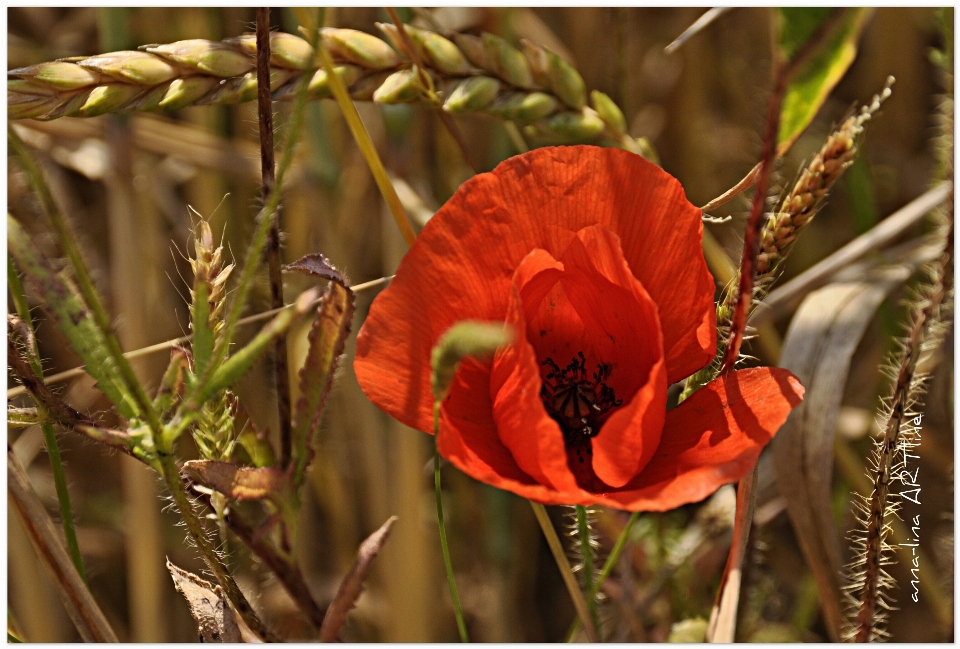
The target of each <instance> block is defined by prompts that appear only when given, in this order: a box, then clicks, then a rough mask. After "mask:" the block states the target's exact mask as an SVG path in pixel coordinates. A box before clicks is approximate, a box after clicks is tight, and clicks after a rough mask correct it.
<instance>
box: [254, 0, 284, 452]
mask: <svg viewBox="0 0 960 649" xmlns="http://www.w3.org/2000/svg"><path fill="white" fill-rule="evenodd" d="M257 115H258V117H259V120H258V121H259V124H260V173H261V178H262V181H261V187H262V189H261V194H262V200H263V201H264V203H266V201H267V197H268V196H269V195H270V192H271V190H273V185H274V182H275V181H276V175H275V168H276V165H275V162H274V157H273V101H272V100H271V97H270V8H269V7H257ZM264 218H269V219H270V220H271V222H270V232H269V234H268V235H267V264H268V265H269V268H270V306H271V307H273V308H274V309H277V308H280V307H282V306H283V278H282V277H281V274H280V265H281V264H280V208H279V207H277V209H276V211H275V212H274V213H273V214H269V215H264ZM273 349H274V357H275V359H274V367H275V369H276V374H277V411H278V414H279V417H280V466H287V465H288V464H289V463H290V448H291V443H290V431H291V426H290V376H289V371H288V370H287V337H286V336H279V337H278V338H277V342H276V343H275V344H274V348H273Z"/></svg>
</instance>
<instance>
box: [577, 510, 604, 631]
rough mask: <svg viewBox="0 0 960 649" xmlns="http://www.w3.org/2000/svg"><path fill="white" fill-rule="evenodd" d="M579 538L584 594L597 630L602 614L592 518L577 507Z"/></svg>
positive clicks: (585, 511)
mask: <svg viewBox="0 0 960 649" xmlns="http://www.w3.org/2000/svg"><path fill="white" fill-rule="evenodd" d="M576 512H577V536H578V537H579V539H580V555H581V557H582V559H583V592H584V593H585V594H586V598H587V608H588V609H589V611H590V619H591V620H592V621H593V626H594V628H596V629H597V630H599V629H600V614H599V612H598V611H597V588H596V585H595V583H594V574H593V546H592V545H591V543H590V518H589V514H588V513H587V508H586V507H584V506H583V505H577V506H576Z"/></svg>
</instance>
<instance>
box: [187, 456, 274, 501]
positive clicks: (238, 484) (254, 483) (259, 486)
mask: <svg viewBox="0 0 960 649" xmlns="http://www.w3.org/2000/svg"><path fill="white" fill-rule="evenodd" d="M183 468H184V469H186V470H187V471H188V472H189V473H190V475H191V477H193V478H194V479H196V480H197V481H198V482H199V483H200V484H203V485H205V486H207V487H210V488H211V489H213V490H214V491H219V492H220V493H222V494H223V495H224V496H226V497H227V498H231V499H233V500H264V499H278V498H282V495H283V494H284V492H285V491H286V487H287V484H288V482H287V479H286V476H285V474H284V472H283V471H282V470H281V469H279V468H278V467H264V468H259V469H251V468H249V467H241V466H237V465H235V464H230V463H229V462H219V461H217V460H190V461H189V462H184V464H183Z"/></svg>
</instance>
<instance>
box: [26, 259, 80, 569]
mask: <svg viewBox="0 0 960 649" xmlns="http://www.w3.org/2000/svg"><path fill="white" fill-rule="evenodd" d="M7 282H8V283H9V285H10V297H11V298H12V299H13V304H14V306H15V308H16V310H17V315H18V316H20V319H21V320H23V321H24V323H26V325H27V327H28V328H29V329H30V331H31V332H32V331H33V320H32V319H31V317H30V309H29V307H28V306H27V298H26V295H25V294H24V292H23V285H22V284H21V283H20V276H19V275H17V269H16V267H15V266H14V265H13V257H11V256H10V255H9V254H8V255H7ZM24 343H26V344H27V346H28V348H27V357H28V358H29V359H30V366H31V367H32V368H33V371H34V373H36V375H37V377H38V378H39V379H40V380H43V366H42V365H41V364H40V362H39V360H38V358H39V356H38V353H37V352H38V350H37V349H36V348H35V347H34V348H31V347H30V343H29V342H28V341H24ZM37 414H38V415H39V416H40V418H41V419H46V417H47V409H46V408H45V407H44V406H43V404H42V403H39V402H37ZM40 429H41V430H42V431H43V441H44V443H45V444H46V446H47V457H49V458H50V468H51V469H52V470H53V483H54V485H55V486H56V489H57V503H58V504H59V506H60V520H61V522H62V523H63V535H64V536H65V537H66V540H67V550H69V552H70V559H71V561H73V565H74V566H75V567H76V569H77V572H78V573H79V574H80V578H81V579H83V581H84V583H87V573H86V571H85V570H84V569H83V557H82V556H81V554H80V545H79V544H78V543H77V531H76V529H74V526H73V509H72V508H71V507H70V492H69V491H68V490H67V477H66V474H65V473H64V471H63V462H62V461H61V460H60V446H59V445H58V444H57V437H56V435H54V433H53V426H51V425H50V424H43V425H42V426H40ZM88 585H89V584H88Z"/></svg>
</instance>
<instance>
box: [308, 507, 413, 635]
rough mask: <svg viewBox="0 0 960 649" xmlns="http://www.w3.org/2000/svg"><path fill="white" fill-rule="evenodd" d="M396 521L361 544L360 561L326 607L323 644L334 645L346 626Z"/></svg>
mask: <svg viewBox="0 0 960 649" xmlns="http://www.w3.org/2000/svg"><path fill="white" fill-rule="evenodd" d="M396 521H397V517H396V516H391V517H390V518H388V519H387V522H386V523H384V524H383V525H381V526H380V529H378V530H377V531H376V532H374V533H373V534H371V535H370V536H368V537H367V539H366V540H365V541H364V542H363V543H361V544H360V549H359V550H357V560H356V561H355V562H354V564H353V567H352V568H350V572H348V573H347V576H346V577H344V578H343V581H342V582H340V588H338V589H337V594H336V595H335V596H334V598H333V601H332V602H331V603H330V606H329V608H327V614H326V616H325V617H324V618H323V625H322V626H321V627H320V642H335V641H336V640H337V639H338V636H339V635H340V629H341V628H343V623H344V622H346V621H347V613H348V612H349V611H350V609H351V608H353V606H354V604H355V603H356V601H357V598H358V597H360V591H361V590H362V589H363V581H364V580H365V579H366V578H367V574H368V573H369V572H370V566H371V565H373V560H374V559H376V558H377V555H378V554H380V550H381V549H382V548H383V544H384V543H386V541H387V537H388V536H389V535H390V528H392V527H393V524H394V523H395V522H396Z"/></svg>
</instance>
